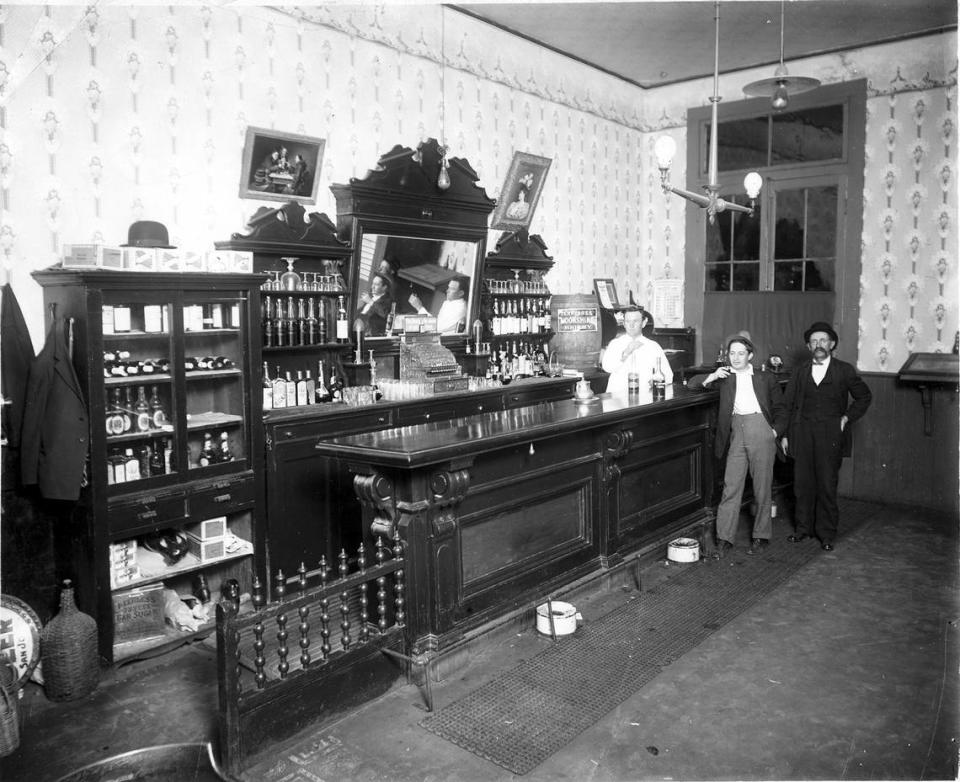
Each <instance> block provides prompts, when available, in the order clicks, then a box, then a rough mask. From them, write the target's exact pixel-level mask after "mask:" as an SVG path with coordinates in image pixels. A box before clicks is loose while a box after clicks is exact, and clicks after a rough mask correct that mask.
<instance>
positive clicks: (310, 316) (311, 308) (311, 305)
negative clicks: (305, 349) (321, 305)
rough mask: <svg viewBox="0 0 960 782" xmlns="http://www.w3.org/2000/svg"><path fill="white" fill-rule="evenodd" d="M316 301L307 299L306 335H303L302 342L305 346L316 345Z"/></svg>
mask: <svg viewBox="0 0 960 782" xmlns="http://www.w3.org/2000/svg"><path fill="white" fill-rule="evenodd" d="M316 304H317V302H316V300H315V299H312V298H310V299H307V319H306V326H305V329H306V333H305V335H304V342H305V343H306V344H307V345H316V344H317V311H316Z"/></svg>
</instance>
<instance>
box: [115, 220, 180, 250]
mask: <svg viewBox="0 0 960 782" xmlns="http://www.w3.org/2000/svg"><path fill="white" fill-rule="evenodd" d="M120 246H121V247H159V248H160V249H163V250H170V249H173V245H172V244H170V237H169V236H168V235H167V227H166V226H165V225H164V224H163V223H157V222H154V221H153V220H137V222H135V223H131V224H130V228H129V229H127V243H126V244H122V245H120Z"/></svg>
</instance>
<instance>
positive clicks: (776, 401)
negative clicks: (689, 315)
mask: <svg viewBox="0 0 960 782" xmlns="http://www.w3.org/2000/svg"><path fill="white" fill-rule="evenodd" d="M753 353H754V348H753V341H752V340H751V339H750V337H749V336H747V335H746V333H745V332H740V333H739V334H734V335H733V336H731V337H729V338H728V339H727V353H726V355H727V360H728V361H729V366H727V365H724V366H721V367H718V368H717V369H716V370H714V371H713V372H711V373H710V374H709V375H706V376H704V375H697V376H696V377H693V378H691V379H690V381H689V383H688V386H689V387H690V388H717V389H719V390H720V404H719V408H718V411H717V434H716V438H715V440H714V451H715V453H716V455H717V458H719V459H722V458H723V456H724V454H726V459H727V461H726V467H725V469H724V473H723V494H722V496H721V499H720V506H719V507H718V508H717V550H716V554H715V555H714V556H715V557H717V558H722V557H723V556H724V555H725V554H726V553H727V552H728V551H730V549H732V548H733V541H734V540H735V539H736V536H737V524H738V523H739V521H740V505H741V501H742V499H743V486H744V484H745V483H746V480H747V472H748V471H749V473H750V479H751V481H752V482H753V495H754V500H755V502H756V506H757V515H756V518H755V520H754V524H753V533H752V535H751V538H750V549H749V551H748V553H750V554H755V553H757V552H758V551H760V550H761V549H762V548H763V547H764V546H767V545H768V544H769V543H770V536H771V534H772V533H773V522H772V520H771V516H770V503H771V500H770V493H771V485H772V483H773V464H774V461H776V456H777V438H778V437H780V436H781V435H782V434H783V433H784V432H785V431H786V429H787V421H788V419H787V408H786V406H785V405H784V401H783V392H782V391H781V390H780V384H779V383H778V382H777V378H776V377H775V376H774V375H772V374H767V373H765V372H754V371H753V365H752V364H751V363H750V361H751V360H752V359H753Z"/></svg>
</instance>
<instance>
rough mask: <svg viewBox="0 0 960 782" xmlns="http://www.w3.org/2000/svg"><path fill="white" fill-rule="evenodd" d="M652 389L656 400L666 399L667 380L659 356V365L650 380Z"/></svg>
mask: <svg viewBox="0 0 960 782" xmlns="http://www.w3.org/2000/svg"><path fill="white" fill-rule="evenodd" d="M650 388H651V390H652V391H653V398H654V400H657V399H666V397H667V379H666V377H665V376H664V374H663V368H662V367H661V366H660V356H657V364H656V366H654V368H653V373H652V375H651V378H650Z"/></svg>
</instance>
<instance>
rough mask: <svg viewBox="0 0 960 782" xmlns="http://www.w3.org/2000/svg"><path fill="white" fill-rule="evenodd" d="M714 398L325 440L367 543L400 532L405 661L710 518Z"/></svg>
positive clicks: (557, 408)
mask: <svg viewBox="0 0 960 782" xmlns="http://www.w3.org/2000/svg"><path fill="white" fill-rule="evenodd" d="M714 397H715V395H714V394H704V393H696V392H691V391H688V390H687V389H686V388H684V387H682V386H674V387H668V389H667V398H666V399H665V400H663V401H657V402H654V401H652V400H651V399H650V398H649V397H647V398H644V397H643V396H641V398H640V399H639V400H638V401H635V402H634V401H627V399H625V398H621V397H617V396H611V395H608V394H601V395H599V396H598V397H596V399H595V401H593V402H589V403H584V402H578V401H574V400H573V399H569V400H562V401H555V402H546V403H542V404H536V405H530V406H526V407H518V408H515V409H508V410H501V411H496V412H485V413H481V414H477V415H470V416H466V417H461V418H454V419H451V420H447V421H440V422H436V423H423V424H418V425H414V426H401V427H397V428H393V429H385V430H381V431H376V432H368V433H363V434H354V435H347V436H336V437H326V438H323V439H321V440H320V441H319V442H318V443H317V445H316V449H317V451H318V452H319V453H320V454H322V455H323V456H326V457H330V458H336V459H339V460H341V462H342V463H343V464H344V465H345V466H346V467H347V469H349V470H350V471H351V472H352V473H353V474H354V490H355V492H356V495H357V497H358V498H359V499H360V502H361V504H362V505H363V507H364V513H363V519H364V528H365V530H364V535H365V536H368V537H369V539H371V540H372V536H373V535H374V534H385V535H392V533H393V530H394V529H397V530H399V534H400V537H401V539H402V540H403V542H404V545H405V551H406V561H407V568H406V573H405V578H406V590H405V591H406V599H407V605H406V609H407V638H408V641H409V643H410V648H411V653H413V654H430V653H433V652H443V651H444V650H445V649H447V648H448V647H450V646H452V645H454V644H456V643H457V642H458V641H460V640H461V639H462V638H463V637H464V634H465V633H466V632H467V631H468V630H470V629H471V628H475V627H477V626H479V625H481V624H483V623H485V622H488V621H491V620H494V619H496V618H497V617H499V616H502V615H504V614H506V613H509V612H511V611H513V610H514V609H517V608H519V607H522V606H527V605H532V604H533V602H534V601H538V600H540V599H541V598H543V597H544V596H545V595H547V594H548V593H550V592H552V591H555V590H557V589H559V588H560V587H562V586H563V585H565V584H569V583H571V582H573V581H575V580H577V579H579V578H582V577H584V576H587V575H589V574H591V573H595V572H597V571H600V570H602V569H605V568H610V567H612V566H614V565H615V564H617V563H619V562H621V561H622V560H623V558H624V557H625V556H628V555H630V554H632V553H634V552H636V551H638V550H640V549H641V548H644V547H646V546H647V545H649V544H652V543H655V542H658V541H661V540H662V541H663V542H664V543H665V542H666V541H667V540H669V539H670V536H671V535H673V534H675V533H676V532H677V531H678V530H681V529H686V528H689V527H691V526H693V525H695V524H697V523H698V522H701V521H704V520H705V519H707V518H709V515H710V514H709V509H708V504H709V499H710V491H709V489H710V485H711V481H712V476H711V474H710V473H711V470H712V438H713V421H714V409H715V398H714Z"/></svg>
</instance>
